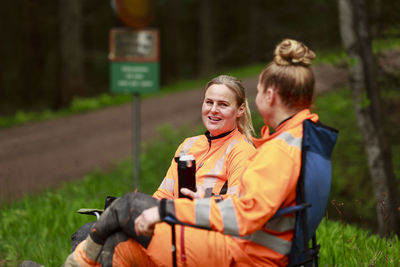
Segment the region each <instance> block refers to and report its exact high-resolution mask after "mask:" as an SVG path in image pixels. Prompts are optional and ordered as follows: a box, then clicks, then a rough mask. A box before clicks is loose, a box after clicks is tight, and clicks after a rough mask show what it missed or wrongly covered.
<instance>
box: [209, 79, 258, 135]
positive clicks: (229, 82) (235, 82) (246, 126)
mask: <svg viewBox="0 0 400 267" xmlns="http://www.w3.org/2000/svg"><path fill="white" fill-rule="evenodd" d="M213 84H223V85H225V86H226V87H228V88H229V89H230V90H232V92H234V93H235V96H236V104H237V106H238V107H240V106H241V105H243V104H244V106H245V112H244V114H243V116H241V117H239V118H238V119H237V120H236V124H237V127H238V130H239V132H241V133H242V134H243V135H245V136H246V138H247V139H248V140H249V141H251V136H252V134H253V133H254V128H253V122H252V120H251V112H250V108H249V104H248V102H247V97H246V89H245V88H244V86H243V84H242V82H241V81H240V80H239V79H237V78H235V77H232V76H228V75H220V76H217V77H215V78H214V79H212V80H211V81H209V82H208V83H207V85H206V87H205V90H204V92H206V91H207V89H208V88H209V87H210V86H211V85H213Z"/></svg>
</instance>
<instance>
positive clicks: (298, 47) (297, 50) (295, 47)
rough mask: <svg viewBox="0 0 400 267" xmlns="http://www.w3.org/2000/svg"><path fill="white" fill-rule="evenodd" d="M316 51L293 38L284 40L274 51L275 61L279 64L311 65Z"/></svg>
mask: <svg viewBox="0 0 400 267" xmlns="http://www.w3.org/2000/svg"><path fill="white" fill-rule="evenodd" d="M314 58H315V53H314V52H313V51H312V50H310V49H308V47H307V46H306V45H304V44H303V43H301V42H299V41H296V40H292V39H285V40H283V41H282V42H281V43H280V44H279V45H278V46H277V47H276V49H275V51H274V62H275V64H278V65H283V66H285V65H302V66H306V67H307V66H310V65H311V62H312V61H313V59H314Z"/></svg>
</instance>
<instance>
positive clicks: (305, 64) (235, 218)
mask: <svg viewBox="0 0 400 267" xmlns="http://www.w3.org/2000/svg"><path fill="white" fill-rule="evenodd" d="M314 58H315V54H314V52H312V51H311V50H310V49H308V47H307V46H305V45H304V44H303V43H301V42H298V41H295V40H291V39H285V40H283V41H282V42H281V43H280V44H279V45H278V46H277V47H276V49H275V52H274V59H273V61H272V62H271V63H270V64H268V65H267V66H266V67H265V69H264V70H263V71H262V72H261V74H260V76H259V82H258V85H257V90H258V93H257V97H256V105H257V108H258V110H259V112H260V114H261V116H262V117H263V119H264V122H265V126H264V127H263V129H262V137H261V138H260V139H253V143H254V145H255V146H256V148H257V150H256V152H255V154H254V155H253V156H251V157H250V158H249V160H248V161H247V162H246V170H245V172H244V173H243V175H242V177H241V184H240V188H239V193H238V194H237V195H233V196H230V197H228V198H226V199H224V200H222V201H221V200H220V199H217V198H215V197H211V198H207V199H195V200H189V199H174V200H167V199H162V200H161V201H159V200H154V199H153V198H151V197H150V196H146V197H144V198H148V200H147V202H146V203H150V202H151V201H153V202H152V204H149V205H147V207H146V208H143V209H144V211H143V212H141V213H140V215H139V214H138V215H136V216H135V215H134V214H133V215H132V214H130V216H127V215H124V212H125V211H126V210H130V209H137V205H138V203H139V201H136V200H135V198H142V201H143V196H141V195H140V194H139V193H136V194H135V193H129V194H127V195H125V196H124V197H122V198H121V199H119V200H118V201H117V202H115V203H113V205H111V207H110V208H109V212H108V213H104V214H103V215H102V216H101V218H100V220H99V221H98V222H97V223H96V224H95V226H94V228H93V230H92V233H91V234H90V236H89V237H88V239H87V240H86V241H85V242H84V243H83V244H82V243H81V244H80V246H81V249H80V253H75V254H71V255H70V257H69V258H68V259H67V262H66V264H65V267H67V266H93V265H95V264H98V263H99V262H100V263H103V264H104V263H107V262H108V264H109V265H110V266H111V264H112V265H113V266H172V256H171V249H172V245H171V238H165V236H169V234H170V232H171V228H170V227H169V226H167V227H165V226H164V225H165V223H159V222H161V221H162V220H163V219H164V218H165V217H166V216H171V217H174V218H177V219H178V220H180V221H182V222H184V223H187V224H190V225H196V226H199V227H202V228H205V229H209V230H213V231H209V230H202V229H196V228H191V227H185V229H187V230H185V231H186V232H185V236H184V237H182V236H180V235H179V233H180V230H179V229H180V228H181V226H176V232H177V236H176V240H177V242H176V260H177V265H178V266H286V265H287V264H288V255H289V252H290V248H291V242H292V240H293V229H294V223H295V218H294V217H293V216H291V215H288V216H284V217H279V218H278V219H271V218H272V216H273V215H274V214H275V213H276V211H277V210H278V209H280V208H285V207H289V206H293V205H295V204H296V184H297V180H298V177H299V174H300V167H301V142H302V136H303V124H302V123H303V121H304V120H307V119H309V120H312V121H314V122H316V121H318V116H317V115H315V114H312V113H311V112H310V110H309V108H310V106H311V105H312V102H313V98H314V87H315V80H314V75H313V73H312V70H311V68H310V64H311V61H312V60H313V59H314ZM269 128H273V129H274V131H273V132H269ZM135 205H136V206H135ZM135 217H136V218H135ZM110 229H115V231H122V232H118V233H115V232H113V231H111V230H110ZM166 232H168V235H166V234H165V233H166ZM143 235H144V236H151V237H152V239H151V242H150V244H149V246H148V247H146V246H142V245H141V241H140V237H142V236H143ZM116 239H117V240H125V242H121V243H119V244H118V246H114V247H113V242H114V241H113V240H116ZM144 247H146V248H144ZM110 248H112V249H110ZM107 266H108V265H107Z"/></svg>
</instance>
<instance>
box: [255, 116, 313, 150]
mask: <svg viewBox="0 0 400 267" xmlns="http://www.w3.org/2000/svg"><path fill="white" fill-rule="evenodd" d="M307 119H310V120H312V121H313V122H317V121H318V115H317V114H314V113H311V112H310V110H309V109H303V110H301V111H299V112H297V113H296V114H295V115H294V116H292V117H291V118H289V119H287V120H285V121H283V122H282V123H281V124H280V125H279V126H278V127H277V128H276V129H275V132H273V133H270V132H269V127H268V125H264V127H263V128H262V129H261V138H254V137H253V138H252V139H253V143H254V146H255V147H256V148H258V147H259V146H261V145H262V144H264V143H265V142H267V141H269V140H271V139H274V138H275V137H276V136H278V135H280V134H281V133H283V132H285V131H287V130H289V129H292V128H295V127H297V126H298V125H299V124H302V123H303V121H304V120H307Z"/></svg>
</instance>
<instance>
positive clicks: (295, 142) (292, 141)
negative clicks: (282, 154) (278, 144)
mask: <svg viewBox="0 0 400 267" xmlns="http://www.w3.org/2000/svg"><path fill="white" fill-rule="evenodd" d="M275 139H281V140H283V141H285V142H286V143H287V144H288V145H289V146H295V147H297V148H298V149H301V141H302V137H297V138H296V137H294V136H293V135H292V134H291V133H288V132H283V133H281V134H280V135H278V136H277V137H276V138H275Z"/></svg>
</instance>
